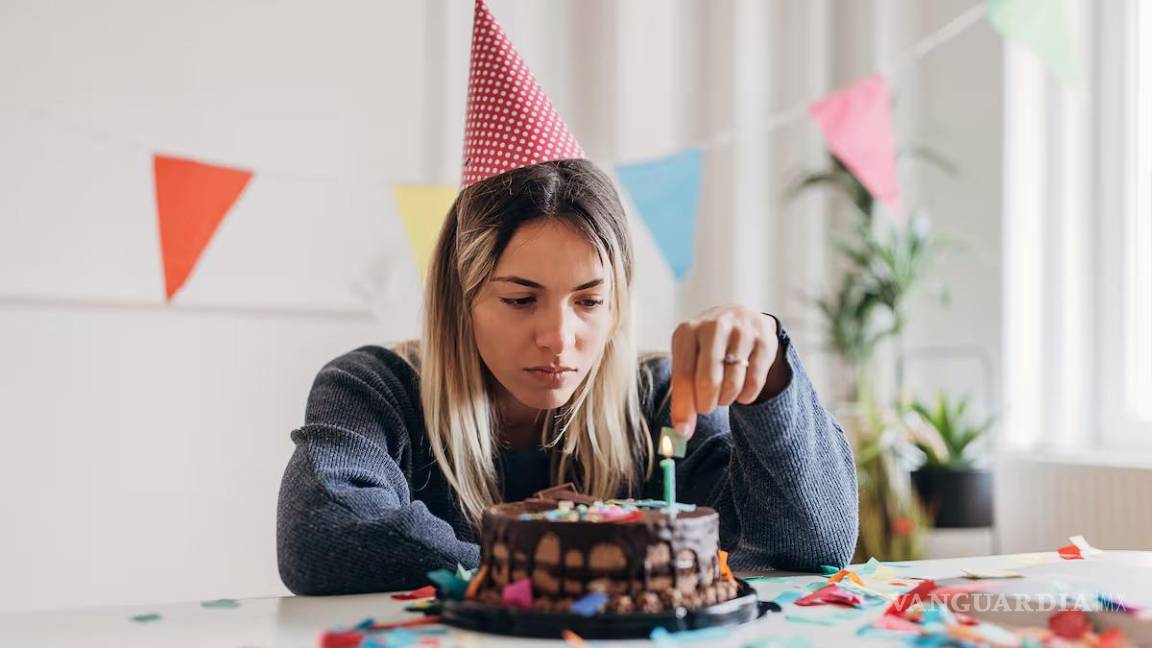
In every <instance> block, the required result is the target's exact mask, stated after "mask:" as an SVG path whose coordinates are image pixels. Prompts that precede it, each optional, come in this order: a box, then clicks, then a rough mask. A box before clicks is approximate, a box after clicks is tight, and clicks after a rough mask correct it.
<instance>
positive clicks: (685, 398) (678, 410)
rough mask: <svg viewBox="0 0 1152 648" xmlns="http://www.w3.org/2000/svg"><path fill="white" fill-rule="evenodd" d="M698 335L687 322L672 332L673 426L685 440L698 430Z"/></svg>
mask: <svg viewBox="0 0 1152 648" xmlns="http://www.w3.org/2000/svg"><path fill="white" fill-rule="evenodd" d="M695 382H696V332H695V331H694V330H693V329H692V326H691V325H690V324H688V323H684V324H681V325H680V326H678V327H676V331H675V332H674V333H672V384H671V387H670V389H671V390H672V411H671V418H672V427H674V428H676V432H677V433H679V434H680V436H682V437H684V438H688V437H690V436H692V433H693V432H694V431H695V430H696V388H695Z"/></svg>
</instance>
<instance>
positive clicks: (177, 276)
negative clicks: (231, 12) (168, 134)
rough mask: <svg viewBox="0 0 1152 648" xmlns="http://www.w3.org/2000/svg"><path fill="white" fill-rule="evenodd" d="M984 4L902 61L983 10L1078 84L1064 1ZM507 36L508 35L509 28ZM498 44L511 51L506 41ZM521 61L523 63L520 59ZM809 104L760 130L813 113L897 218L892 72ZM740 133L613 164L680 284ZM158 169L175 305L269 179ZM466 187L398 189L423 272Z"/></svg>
mask: <svg viewBox="0 0 1152 648" xmlns="http://www.w3.org/2000/svg"><path fill="white" fill-rule="evenodd" d="M978 7H979V9H980V11H979V14H975V13H973V12H974V11H975V10H976V8H974V9H973V10H970V11H969V12H966V13H965V14H963V15H961V16H960V17H959V18H957V19H956V20H953V21H952V22H950V23H949V24H947V25H945V26H944V27H942V28H941V29H939V30H936V32H934V33H933V34H931V35H929V36H927V37H926V38H924V39H922V40H921V41H920V43H921V45H919V46H917V47H914V48H911V49H910V50H909V51H908V52H906V53H905V56H904V57H903V58H905V59H908V60H914V59H918V58H920V57H922V56H924V55H925V54H927V53H928V52H929V51H931V50H932V49H934V48H935V47H936V46H938V45H939V44H941V43H942V42H944V41H945V40H947V38H950V37H951V36H953V35H955V33H958V31H960V30H961V29H962V28H963V27H966V26H967V25H968V24H972V23H973V22H974V20H973V19H972V16H973V15H976V17H977V18H978V17H979V15H980V14H982V15H985V16H986V17H987V19H988V20H989V22H990V23H991V24H992V26H993V27H995V28H996V29H997V30H998V31H999V32H1000V33H1001V34H1002V35H1003V36H1004V37H1005V38H1007V39H1010V40H1012V41H1014V42H1016V43H1018V44H1020V45H1022V46H1024V47H1026V48H1027V49H1029V50H1031V51H1032V52H1033V53H1034V54H1035V55H1036V56H1037V57H1038V58H1039V60H1040V61H1041V62H1042V63H1043V64H1044V65H1045V67H1046V68H1047V69H1048V70H1049V72H1050V73H1051V74H1052V75H1053V76H1054V77H1055V78H1057V79H1059V80H1061V81H1062V82H1064V83H1067V84H1074V83H1076V82H1077V81H1078V79H1079V78H1080V67H1079V60H1078V59H1077V57H1076V56H1075V55H1074V53H1073V47H1072V44H1071V39H1070V32H1069V29H1068V22H1067V15H1066V13H1065V9H1064V3H1063V2H1062V1H1059V0H1057V1H1052V0H985V2H984V4H983V5H978ZM488 19H490V16H488ZM500 36H501V38H502V37H503V35H502V32H500ZM500 47H502V48H503V47H509V48H510V47H511V46H510V45H509V44H507V43H502V44H500ZM475 54H476V53H475V51H474V52H473V55H474V56H475ZM515 60H516V61H517V62H519V58H518V56H517V57H516V58H515ZM520 65H521V66H522V64H520ZM473 72H474V73H475V70H473ZM524 72H527V70H526V68H525V69H524ZM528 75H529V76H530V73H528ZM517 78H518V79H519V76H518V77H517ZM544 101H545V102H546V101H547V99H546V98H544ZM805 106H806V110H798V108H800V106H797V107H795V108H790V109H788V110H785V111H782V112H780V113H776V114H774V115H768V116H766V119H765V120H764V124H765V125H767V128H760V129H756V130H757V132H758V133H759V132H761V131H763V132H768V131H770V130H773V129H775V128H777V127H779V126H782V125H784V124H786V123H790V122H791V121H793V120H794V119H795V118H798V117H801V116H804V115H807V116H808V117H809V118H810V119H811V120H812V122H813V123H814V124H815V125H816V126H817V128H819V129H820V132H821V134H822V135H823V137H824V140H825V142H826V144H827V147H828V149H829V151H830V152H831V153H832V154H833V155H835V156H836V157H837V158H838V159H839V160H840V161H841V162H842V163H843V164H844V165H845V166H846V167H847V168H849V169H850V170H851V171H852V172H853V173H854V174H855V175H856V176H857V177H858V178H860V180H861V182H862V184H864V186H865V187H866V188H867V189H868V191H869V192H871V193H872V195H873V196H874V197H875V198H876V199H877V200H878V201H880V202H881V203H882V204H884V205H885V206H886V207H888V209H889V210H890V212H891V213H892V214H893V215H896V216H897V217H898V216H899V214H900V213H901V192H900V185H899V179H898V174H897V171H896V155H895V148H896V147H895V139H894V133H893V127H892V117H891V111H890V101H889V91H888V81H887V78H886V76H885V75H884V74H882V73H876V74H873V75H870V76H868V77H867V78H865V79H863V80H860V81H858V82H856V83H853V84H851V85H849V86H847V87H844V88H841V89H839V90H836V91H835V92H833V93H831V94H829V95H827V96H825V97H821V98H818V99H816V100H814V101H810V102H806V104H805ZM548 108H549V109H550V108H551V106H550V104H548ZM475 135H476V134H475V133H472V136H475ZM733 135H739V133H736V134H728V133H725V134H722V136H720V137H717V138H713V140H712V141H709V142H705V143H704V144H698V145H693V146H688V147H685V148H684V149H683V150H680V151H677V152H675V153H673V154H671V155H667V156H664V157H660V158H656V159H651V160H645V161H640V162H629V163H623V164H619V165H617V166H615V168H614V170H615V172H616V177H617V179H618V180H619V183H620V185H621V187H622V188H623V190H624V193H625V194H626V195H627V197H628V198H629V199H630V201H631V204H632V205H633V207H634V208H635V211H636V213H637V214H638V216H639V217H640V219H641V220H642V221H643V223H644V224H645V226H646V227H647V228H648V229H649V231H650V232H651V234H652V237H653V240H654V241H655V242H656V244H657V246H658V248H659V249H660V251H661V253H662V254H663V256H664V258H665V260H666V262H667V264H668V266H669V268H670V269H671V271H672V273H673V275H674V276H675V278H676V280H677V281H680V280H682V279H683V278H684V277H685V276H686V275H687V274H688V272H689V271H690V270H691V267H692V262H693V241H694V239H695V231H696V228H697V221H698V217H699V213H698V212H699V197H700V188H701V178H702V170H703V165H704V153H705V150H706V149H708V148H712V147H714V146H718V145H722V144H724V143H726V142H728V141H730V140H731V138H732V137H733ZM468 136H469V134H467V133H466V137H468ZM480 141H481V144H483V143H484V142H483V140H480ZM570 144H571V145H575V143H574V142H571V143H570ZM576 146H578V145H576ZM153 171H154V178H153V181H154V191H155V196H156V208H157V220H158V224H159V237H160V241H159V243H160V245H159V249H160V253H161V257H162V267H163V271H164V286H165V297H166V299H167V301H168V302H171V301H172V300H173V299H174V298H175V297H176V295H177V294H178V293H179V291H180V289H181V288H182V287H183V286H184V284H185V282H186V281H187V280H188V278H189V276H190V274H191V273H192V271H193V270H194V269H195V267H196V265H197V263H198V262H199V260H200V258H201V256H202V254H203V252H204V250H205V249H206V248H207V246H208V245H209V244H210V243H211V240H212V238H213V236H214V234H215V233H216V231H217V230H218V228H219V226H220V224H221V223H222V222H223V220H224V219H225V218H226V217H227V215H228V213H229V212H230V210H231V209H232V207H233V206H234V205H235V204H236V202H237V200H238V199H239V198H240V197H241V195H242V194H243V192H244V190H245V188H246V187H247V186H248V185H249V184H250V183H251V181H252V179H253V177H254V176H259V175H261V174H260V172H259V170H251V169H239V168H232V167H229V166H224V165H217V164H208V163H205V162H202V161H197V160H193V159H188V158H181V157H175V156H170V155H161V154H154V155H153ZM458 191H459V188H458V187H456V186H447V185H412V184H398V185H395V186H394V187H393V196H394V200H395V202H396V207H397V209H398V212H399V214H400V220H401V223H402V225H403V229H404V232H405V234H406V236H407V238H408V243H409V246H410V248H411V250H412V255H413V258H414V261H415V263H416V264H417V266H418V268H419V270H420V273H421V276H423V275H424V273H425V272H426V269H427V265H428V262H429V259H430V257H431V254H432V249H433V246H434V245H435V242H436V237H437V234H438V233H439V230H440V227H441V225H442V224H443V221H444V218H445V216H446V215H447V211H448V208H449V207H450V205H451V204H452V202H453V200H454V199H455V197H456V195H457V192H458Z"/></svg>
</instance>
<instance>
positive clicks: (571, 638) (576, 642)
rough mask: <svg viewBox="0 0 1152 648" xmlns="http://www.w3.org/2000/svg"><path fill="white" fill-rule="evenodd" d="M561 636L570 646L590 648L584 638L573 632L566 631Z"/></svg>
mask: <svg viewBox="0 0 1152 648" xmlns="http://www.w3.org/2000/svg"><path fill="white" fill-rule="evenodd" d="M560 636H561V637H563V638H564V641H565V642H567V643H568V645H569V646H574V647H575V648H588V642H587V641H584V637H581V636H580V635H578V634H576V633H575V632H572V631H571V630H565V631H564V632H561V633H560Z"/></svg>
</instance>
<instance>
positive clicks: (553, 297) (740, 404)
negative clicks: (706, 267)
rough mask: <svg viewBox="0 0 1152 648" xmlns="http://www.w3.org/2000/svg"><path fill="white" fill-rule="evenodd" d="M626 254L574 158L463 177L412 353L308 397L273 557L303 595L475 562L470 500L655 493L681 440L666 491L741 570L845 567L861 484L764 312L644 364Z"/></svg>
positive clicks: (736, 315)
mask: <svg viewBox="0 0 1152 648" xmlns="http://www.w3.org/2000/svg"><path fill="white" fill-rule="evenodd" d="M632 263H633V259H632V244H631V241H630V239H629V235H628V228H627V222H626V219H625V215H624V210H623V208H622V207H621V204H620V201H619V198H618V197H617V194H616V191H615V190H614V188H613V187H612V183H611V181H610V180H609V179H608V178H607V177H606V176H605V175H604V174H603V173H602V172H601V171H599V170H598V169H597V168H596V167H595V166H594V165H593V164H592V163H590V162H587V161H585V160H558V161H550V162H545V163H542V164H533V165H529V166H525V167H522V168H518V169H515V170H512V171H508V172H505V173H501V174H499V175H495V176H493V177H489V178H487V179H484V180H481V181H478V182H475V183H474V184H471V185H468V186H467V187H465V188H464V189H463V190H462V191H461V193H460V195H459V196H458V197H457V200H456V202H455V204H454V205H453V206H452V208H451V211H450V213H449V214H448V218H447V220H446V223H445V226H444V228H443V230H442V232H441V234H440V238H439V241H438V243H437V246H436V249H435V252H434V255H433V259H432V262H431V266H430V269H429V276H428V279H427V282H426V294H425V309H426V314H425V320H424V333H423V339H422V342H421V343H420V344H419V345H418V348H417V345H415V344H406V345H402V346H401V347H398V348H397V349H396V350H388V349H384V348H381V347H374V346H368V347H363V348H360V349H357V350H355V351H353V352H351V353H348V354H346V355H344V356H341V357H340V358H337V359H336V360H334V361H332V362H331V363H329V364H328V365H327V366H325V367H324V368H323V369H322V370H321V371H320V374H319V376H317V378H316V382H315V384H314V385H313V388H312V393H311V396H310V397H309V401H308V408H307V415H306V421H305V425H304V426H303V427H301V428H300V429H298V430H296V431H295V432H293V434H292V438H293V440H294V441H295V443H296V451H295V454H294V455H293V457H292V459H291V461H290V463H289V465H288V468H287V471H286V472H285V475H284V480H283V485H282V488H281V493H280V505H279V514H278V552H279V563H280V574H281V577H282V578H283V580H284V582H285V584H286V585H287V586H288V587H289V589H291V590H292V591H293V592H296V593H299V594H339V593H353V592H372V591H388V590H398V589H406V588H412V587H417V586H420V585H423V584H425V582H426V578H425V574H426V573H427V572H429V571H431V570H434V569H438V568H444V567H447V568H454V567H455V566H456V565H457V564H460V565H463V566H464V567H474V566H476V565H477V564H478V562H479V549H478V546H477V545H476V538H477V524H478V521H479V518H480V514H481V512H482V511H483V510H484V508H485V507H487V506H489V505H491V504H493V503H495V502H500V501H510V500H517V499H521V498H523V497H525V496H528V495H530V494H532V493H533V492H535V491H537V490H540V489H543V488H546V487H548V486H550V485H554V484H558V483H563V482H566V481H573V482H575V483H576V484H578V486H579V488H580V489H581V490H582V491H584V492H587V493H589V494H592V495H595V496H597V497H601V498H610V497H627V496H635V497H656V498H659V497H660V493H661V490H662V485H661V483H660V477H659V471H654V470H653V469H652V468H653V463H654V461H653V454H654V453H653V446H654V444H655V441H656V439H657V438H658V434H659V431H660V429H661V428H662V427H664V426H667V425H672V426H675V427H676V428H677V429H678V430H679V431H681V433H682V434H684V435H686V436H687V435H691V439H690V441H689V443H688V446H687V453H686V455H685V457H684V458H683V459H681V460H679V461H678V462H677V475H676V484H677V487H678V492H677V499H678V500H679V501H681V502H687V503H691V504H697V505H702V506H710V507H713V508H715V509H716V510H717V511H719V513H720V520H721V529H720V543H721V546H722V547H723V548H725V549H726V550H728V551H729V552H730V553H731V556H730V560H731V563H732V565H733V567H734V568H738V569H772V568H777V569H798V570H813V569H816V568H818V567H819V566H820V565H843V564H846V563H847V561H848V560H849V558H850V557H851V555H852V551H853V548H854V546H855V542H856V532H857V509H856V502H857V500H856V475H855V470H854V467H853V461H852V454H851V450H850V448H849V445H848V443H847V442H846V440H845V438H844V435H843V432H842V431H841V429H840V428H839V426H838V425H837V424H836V423H835V421H834V420H833V419H832V418H831V417H830V416H829V414H828V413H827V412H826V411H825V410H824V408H823V407H822V406H821V404H820V402H819V400H818V398H817V396H816V393H815V391H814V390H813V387H812V385H811V383H810V382H809V380H808V377H807V375H806V374H805V372H804V369H803V367H802V366H801V364H800V360H799V357H798V356H797V354H796V350H795V349H794V348H793V346H792V345H791V343H790V341H789V338H788V336H787V334H786V333H785V332H784V331H783V329H782V328H780V326H779V323H778V322H777V321H776V320H775V318H773V317H771V316H768V315H764V314H761V313H758V312H755V311H754V310H751V309H749V308H745V307H742V306H723V307H717V308H713V309H709V310H707V311H705V312H704V313H702V314H700V315H699V316H698V317H696V318H694V319H692V320H690V321H688V322H685V323H683V324H681V325H680V326H679V327H678V328H677V329H676V332H675V334H674V336H673V339H672V354H671V358H670V359H669V358H667V357H654V358H648V359H644V360H642V361H640V362H637V356H636V353H635V350H634V347H633V340H632V337H631V333H632V332H631V321H630V300H631V286H632V281H633V268H632Z"/></svg>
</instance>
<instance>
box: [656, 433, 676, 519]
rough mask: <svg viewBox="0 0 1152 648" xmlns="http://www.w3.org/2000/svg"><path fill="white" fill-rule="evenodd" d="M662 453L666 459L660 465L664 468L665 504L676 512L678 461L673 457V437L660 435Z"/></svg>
mask: <svg viewBox="0 0 1152 648" xmlns="http://www.w3.org/2000/svg"><path fill="white" fill-rule="evenodd" d="M660 454H661V455H663V456H664V459H662V460H661V461H660V467H661V468H662V469H663V470H664V504H665V505H666V506H667V508H668V512H669V513H675V512H676V461H675V460H674V459H672V439H670V438H668V435H663V436H661V437H660Z"/></svg>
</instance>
